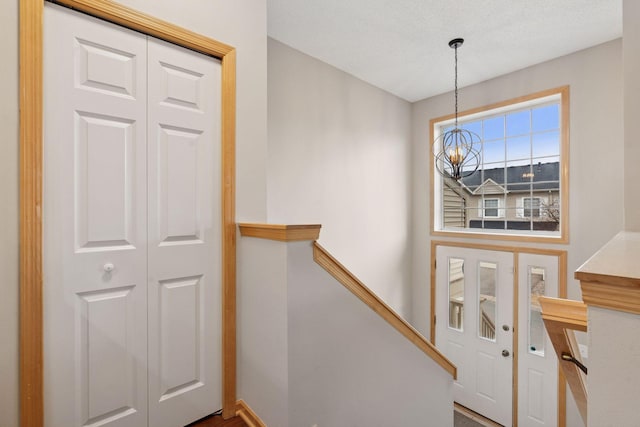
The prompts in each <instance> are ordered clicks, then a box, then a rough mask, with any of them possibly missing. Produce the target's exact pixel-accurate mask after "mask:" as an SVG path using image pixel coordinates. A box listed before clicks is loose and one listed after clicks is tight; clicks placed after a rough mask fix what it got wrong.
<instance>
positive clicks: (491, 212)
mask: <svg viewBox="0 0 640 427" xmlns="http://www.w3.org/2000/svg"><path fill="white" fill-rule="evenodd" d="M482 201H483V202H484V214H483V216H484V217H485V218H488V217H495V218H497V217H498V199H483V200H482Z"/></svg>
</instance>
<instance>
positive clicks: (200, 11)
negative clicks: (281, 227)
mask: <svg viewBox="0 0 640 427" xmlns="http://www.w3.org/2000/svg"><path fill="white" fill-rule="evenodd" d="M121 3H124V4H126V5H128V6H131V7H133V8H136V9H138V10H141V11H143V12H146V13H149V14H151V15H154V16H156V17H158V18H160V19H164V20H166V21H169V22H171V23H174V24H177V25H180V26H183V27H186V28H189V29H191V30H193V31H196V32H198V33H201V34H204V35H206V36H209V37H212V38H214V39H216V40H219V41H222V42H224V43H227V44H230V45H232V46H234V47H236V48H237V140H236V147H237V198H236V200H237V218H239V219H240V220H243V221H256V222H263V221H265V220H266V197H267V194H266V152H267V131H266V126H267V111H266V107H267V104H266V102H267V101H266V96H267V89H266V84H267V81H266V71H267V70H266V67H267V63H266V56H267V39H266V33H267V18H266V1H265V0H237V1H233V2H229V1H224V0H212V1H207V2H197V3H195V2H194V3H193V4H192V5H190V6H189V8H185V6H184V4H183V3H181V2H176V1H173V0H156V1H153V2H150V1H148V0H121ZM18 4H19V3H18V0H10V1H6V2H4V3H3V8H2V14H1V15H0V46H1V49H0V51H1V52H2V54H3V55H2V57H3V61H0V75H1V76H2V80H1V83H0V93H2V99H0V124H1V126H0V135H1V138H2V143H1V144H0V189H1V191H0V194H1V195H2V203H1V204H0V223H1V224H2V227H0V268H1V269H2V270H0V271H2V274H3V280H2V282H1V283H0V295H1V296H0V341H1V342H2V343H3V347H2V350H1V351H0V426H3V427H4V426H6V427H13V426H17V425H18V376H17V372H18V231H17V230H18V175H17V174H18V122H17V119H18V100H17V95H18V77H17V76H18V53H17V52H18V33H17V25H18ZM248 268H250V266H247V265H245V264H243V263H242V262H241V260H240V262H239V274H241V273H242V271H243V270H245V269H248ZM238 333H239V334H241V333H242V332H241V331H239V332H238Z"/></svg>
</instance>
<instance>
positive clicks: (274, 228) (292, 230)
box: [238, 223, 322, 242]
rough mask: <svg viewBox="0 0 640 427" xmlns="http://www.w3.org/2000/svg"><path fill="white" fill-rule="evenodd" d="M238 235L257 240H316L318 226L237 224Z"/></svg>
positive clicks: (318, 232)
mask: <svg viewBox="0 0 640 427" xmlns="http://www.w3.org/2000/svg"><path fill="white" fill-rule="evenodd" d="M238 227H239V228H240V235H241V236H243V237H257V238H259V239H268V240H277V241H279V242H294V241H299V240H318V237H320V228H321V227H322V226H321V225H320V224H307V225H282V224H247V223H244V224H238Z"/></svg>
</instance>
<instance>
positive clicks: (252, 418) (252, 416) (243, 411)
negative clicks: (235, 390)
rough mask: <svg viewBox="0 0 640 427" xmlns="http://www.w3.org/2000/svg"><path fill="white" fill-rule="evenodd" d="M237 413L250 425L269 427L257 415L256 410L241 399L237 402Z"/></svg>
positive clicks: (250, 426) (251, 426) (252, 426)
mask: <svg viewBox="0 0 640 427" xmlns="http://www.w3.org/2000/svg"><path fill="white" fill-rule="evenodd" d="M236 415H237V416H239V417H240V418H242V421H244V422H245V423H246V424H247V426H249V427H267V425H266V424H265V423H264V422H263V421H262V420H261V419H260V417H259V416H257V415H256V413H255V412H253V410H252V409H251V408H250V407H249V405H247V403H246V402H245V401H244V400H242V399H240V400H238V401H237V402H236Z"/></svg>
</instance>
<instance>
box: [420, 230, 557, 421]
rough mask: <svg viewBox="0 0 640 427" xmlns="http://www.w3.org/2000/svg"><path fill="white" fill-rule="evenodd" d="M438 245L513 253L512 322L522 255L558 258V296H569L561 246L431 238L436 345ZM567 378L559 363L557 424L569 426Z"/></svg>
mask: <svg viewBox="0 0 640 427" xmlns="http://www.w3.org/2000/svg"><path fill="white" fill-rule="evenodd" d="M438 246H449V247H456V248H464V249H478V250H486V251H499V252H510V253H512V254H513V307H514V310H513V324H514V325H516V326H517V325H518V322H519V317H518V314H519V313H518V302H519V301H518V299H519V295H518V289H519V283H518V262H519V255H520V254H521V253H525V254H535V255H548V256H555V257H557V258H558V298H566V297H567V251H564V250H560V249H541V248H532V247H522V246H507V245H490V244H483V243H465V242H450V241H446V240H432V241H431V263H430V264H429V265H430V267H431V277H430V281H431V290H430V298H431V301H430V310H431V315H430V318H429V333H430V339H431V343H432V344H433V345H436V318H435V316H436V314H435V309H436V250H437V247H438ZM518 330H519V328H518V327H515V328H514V333H513V343H512V348H513V367H512V369H513V381H512V408H513V413H512V425H513V427H517V426H518ZM566 388H567V384H566V380H565V377H564V374H563V373H562V369H561V368H560V366H558V427H566V424H567V420H566V416H567V414H566V411H567V400H566Z"/></svg>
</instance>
